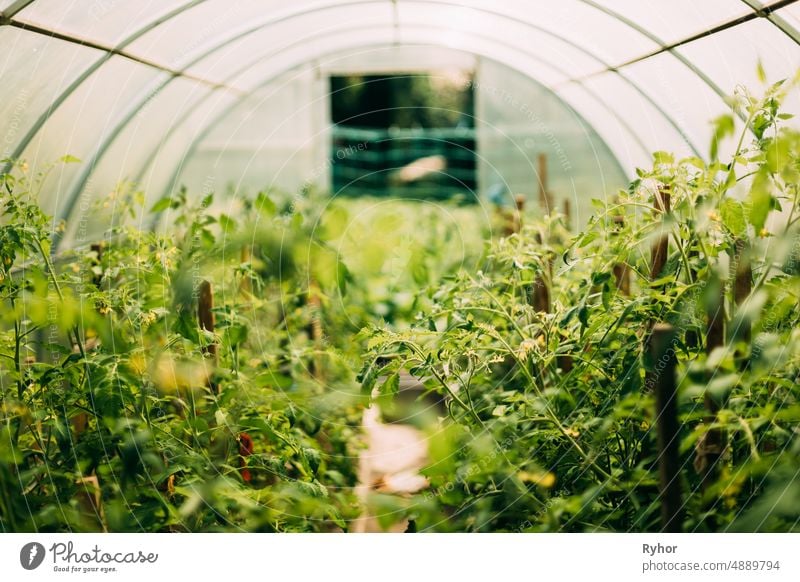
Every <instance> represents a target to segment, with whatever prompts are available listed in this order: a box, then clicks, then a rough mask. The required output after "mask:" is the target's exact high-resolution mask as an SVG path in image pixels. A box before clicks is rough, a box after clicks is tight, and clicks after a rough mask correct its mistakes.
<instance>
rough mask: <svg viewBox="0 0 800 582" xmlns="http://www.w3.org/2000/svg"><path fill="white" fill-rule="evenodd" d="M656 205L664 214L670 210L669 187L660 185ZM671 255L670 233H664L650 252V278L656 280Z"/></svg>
mask: <svg viewBox="0 0 800 582" xmlns="http://www.w3.org/2000/svg"><path fill="white" fill-rule="evenodd" d="M655 206H656V208H657V209H658V211H659V212H660V213H661V214H662V215H664V214H667V213H668V212H669V210H670V194H669V188H667V187H666V186H665V187H660V188H659V189H658V190H657V191H656V195H655ZM668 256H669V235H667V234H662V235H661V236H660V237H659V238H658V240H657V241H656V242H655V243H653V248H652V250H651V253H650V279H651V280H653V281H655V280H656V279H658V276H659V275H660V274H661V272H662V271H663V270H664V266H665V265H666V264H667V257H668Z"/></svg>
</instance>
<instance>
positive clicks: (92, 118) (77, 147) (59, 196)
mask: <svg viewBox="0 0 800 582" xmlns="http://www.w3.org/2000/svg"><path fill="white" fill-rule="evenodd" d="M165 78H166V75H165V74H164V73H161V72H159V71H157V70H154V69H152V68H150V67H146V66H144V65H140V64H137V63H134V62H131V61H129V60H128V59H125V58H122V57H112V58H111V59H110V60H109V61H108V62H106V63H105V64H104V65H103V66H102V67H101V68H100V69H99V70H98V71H97V72H96V73H95V74H93V75H91V76H90V77H89V78H88V79H87V80H86V82H85V83H83V84H82V85H81V86H80V87H79V88H78V90H76V91H75V92H74V93H73V94H72V95H71V96H70V97H69V98H68V99H67V100H66V101H65V102H64V104H63V105H62V106H61V107H60V108H59V109H58V110H56V111H55V112H54V113H53V115H52V116H51V117H50V119H49V120H48V122H47V124H46V125H45V126H44V127H43V128H42V130H41V131H40V132H39V133H38V134H37V135H36V139H34V140H33V141H32V142H31V143H30V145H29V146H28V148H27V149H26V150H25V152H24V153H23V156H22V157H23V159H25V160H27V161H28V162H30V165H31V167H34V168H37V169H39V170H41V169H44V168H45V167H46V166H48V165H49V164H51V163H53V162H55V161H56V160H57V159H58V158H60V157H61V156H64V155H72V156H75V157H77V158H79V159H81V160H82V162H81V163H71V164H66V165H63V164H56V166H55V167H54V168H53V171H52V172H51V173H50V174H49V175H48V177H47V180H46V182H45V183H44V187H43V189H42V190H43V191H44V192H48V193H52V198H47V199H45V200H43V204H44V206H45V208H46V210H48V211H49V212H52V213H56V214H57V215H58V216H59V217H61V218H66V217H67V216H68V215H69V214H70V209H71V208H72V207H73V206H74V207H75V208H78V207H80V208H79V209H78V211H77V216H78V218H77V220H79V221H80V220H88V219H89V213H90V210H91V209H90V208H89V207H87V204H90V203H91V202H92V201H93V200H95V199H96V198H98V197H99V196H101V195H102V193H103V192H104V191H107V189H109V188H112V187H113V184H101V183H98V182H90V183H89V184H88V185H87V187H86V188H85V189H84V191H83V195H82V196H81V199H80V200H73V199H71V195H72V193H73V192H75V188H76V187H77V186H78V184H77V180H78V178H79V176H80V175H81V174H82V173H84V172H85V170H86V169H87V164H88V161H89V160H90V159H91V158H92V156H93V155H94V154H95V152H96V150H97V146H98V144H99V143H102V141H103V138H104V137H106V136H107V135H108V134H109V133H110V132H112V131H114V129H115V128H116V127H117V125H118V123H119V122H120V120H121V119H122V118H123V117H124V116H125V114H126V113H127V112H128V111H129V108H130V107H131V104H132V103H134V100H135V98H136V96H137V95H139V94H141V93H142V92H143V91H147V90H148V89H149V90H152V89H153V88H154V87H155V86H157V83H158V82H159V81H161V82H163V80H164V79H165ZM147 145H152V144H143V146H147ZM73 218H74V217H73Z"/></svg>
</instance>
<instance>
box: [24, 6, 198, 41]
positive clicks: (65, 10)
mask: <svg viewBox="0 0 800 582" xmlns="http://www.w3.org/2000/svg"><path fill="white" fill-rule="evenodd" d="M185 3H186V0H147V1H143V0H139V1H137V2H121V1H120V0H93V1H86V0H36V1H35V2H33V3H32V4H31V5H29V6H28V7H27V8H25V9H24V10H22V11H20V13H19V14H17V15H16V16H15V17H14V18H15V20H19V21H20V22H24V23H26V24H33V25H36V26H39V27H42V28H47V29H49V30H55V31H57V32H59V33H63V34H68V35H72V36H75V37H77V38H82V39H86V40H89V41H93V42H96V43H99V44H105V45H110V46H114V45H116V44H118V43H119V42H120V41H122V40H123V39H124V38H126V37H128V36H131V35H133V34H134V33H136V32H137V31H138V30H140V29H141V28H143V27H145V26H147V25H148V24H150V23H151V22H154V21H156V20H157V19H158V18H159V17H160V16H162V15H163V14H165V13H168V12H169V11H170V10H172V9H174V8H175V7H177V6H180V5H182V4H185Z"/></svg>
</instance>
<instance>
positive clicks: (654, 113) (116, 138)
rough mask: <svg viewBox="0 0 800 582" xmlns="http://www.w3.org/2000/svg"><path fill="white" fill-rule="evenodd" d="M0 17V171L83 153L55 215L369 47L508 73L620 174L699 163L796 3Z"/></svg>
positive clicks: (319, 4) (775, 56)
mask: <svg viewBox="0 0 800 582" xmlns="http://www.w3.org/2000/svg"><path fill="white" fill-rule="evenodd" d="M0 11H1V12H2V16H0V24H2V28H1V29H0V46H2V48H3V55H4V56H3V63H2V65H0V67H1V69H0V70H2V78H3V80H4V83H3V91H4V92H5V94H4V99H3V100H2V104H0V109H1V110H2V118H3V120H4V125H5V130H4V141H3V150H4V151H3V156H4V157H11V158H23V159H44V158H45V156H47V155H50V154H51V153H52V152H50V151H49V150H48V149H47V145H48V144H50V143H52V142H53V141H54V139H55V138H56V137H58V141H59V148H60V149H59V152H60V153H62V154H63V153H71V152H72V151H77V152H80V154H81V157H82V159H83V162H84V163H83V164H81V165H79V166H78V167H76V168H75V169H74V170H71V171H70V172H68V173H62V174H60V175H59V184H58V186H59V187H58V188H56V189H54V192H57V194H56V195H57V197H58V200H57V201H54V202H53V207H54V208H56V209H57V214H58V215H59V216H61V217H62V218H67V217H69V216H70V212H71V210H72V209H73V208H74V207H75V206H76V205H77V204H79V202H80V197H81V196H82V195H83V193H85V192H86V191H87V188H89V186H90V185H91V184H92V180H93V174H94V173H95V172H96V171H97V169H98V168H99V164H100V163H101V162H102V161H103V159H105V158H109V159H113V160H115V164H117V165H124V166H125V168H126V175H128V176H131V177H132V178H138V179H142V177H144V176H147V175H148V172H152V166H153V164H154V163H155V161H156V158H167V159H166V160H164V159H160V160H159V161H160V163H161V165H162V166H164V165H165V164H166V165H167V166H171V167H177V166H179V165H180V164H181V163H182V162H183V161H184V160H185V159H186V157H187V156H188V155H190V154H191V152H192V151H193V146H194V144H196V142H197V141H198V140H200V139H202V138H203V137H205V136H207V135H208V132H209V130H210V128H213V126H214V125H215V124H217V123H219V120H220V119H222V118H224V116H225V114H226V112H228V111H230V109H231V108H233V107H235V106H236V105H237V104H238V103H240V102H242V100H245V99H248V98H250V97H252V96H253V95H258V94H259V92H260V91H265V90H266V88H268V87H269V86H270V83H272V82H273V81H274V80H275V79H277V78H279V77H280V76H281V75H284V74H286V73H287V72H289V71H292V70H293V69H295V68H297V67H299V66H301V65H304V64H308V63H317V64H321V65H324V64H325V63H326V62H332V61H334V60H336V59H341V58H343V57H347V58H350V59H351V60H352V58H353V57H354V56H358V55H369V54H370V51H373V50H377V49H378V48H379V47H385V46H405V45H408V46H422V47H434V46H436V47H446V48H448V49H455V50H458V51H463V52H465V53H470V54H474V55H479V56H481V57H484V58H487V59H491V60H493V61H497V62H500V63H503V64H505V65H507V66H509V67H511V68H513V69H515V70H516V71H518V72H520V73H522V74H524V75H526V76H528V77H530V78H531V79H534V80H535V81H537V82H538V83H540V84H541V85H543V86H544V87H546V88H547V89H549V90H550V91H552V92H553V94H555V95H556V96H557V97H559V98H560V99H562V100H563V101H564V102H565V103H567V104H568V105H569V106H570V107H571V108H572V109H573V110H574V111H575V112H576V113H577V114H578V115H579V116H580V117H581V118H582V119H585V120H586V122H587V123H588V124H589V125H590V126H592V127H593V128H594V130H596V131H597V133H598V134H599V136H600V137H601V138H602V139H603V140H604V141H605V142H606V143H607V144H608V146H609V148H610V149H611V151H612V152H613V154H614V155H615V156H616V158H617V159H618V160H619V162H620V165H621V166H622V167H623V168H625V170H626V171H628V172H632V170H633V168H635V167H636V166H637V165H639V164H642V163H646V160H647V159H648V156H649V152H650V151H652V150H655V149H672V150H676V151H679V152H686V153H693V154H696V155H701V156H702V155H703V154H704V153H705V152H706V151H707V149H708V143H709V140H710V138H711V135H712V127H711V125H710V123H709V120H710V119H712V118H714V117H715V116H717V115H719V114H720V113H722V112H724V111H725V110H726V109H727V106H726V104H725V97H726V96H727V95H729V94H731V93H732V92H733V90H734V88H735V87H736V86H737V85H747V86H752V87H757V86H758V85H759V84H760V80H759V77H763V76H765V77H766V78H767V79H769V80H771V81H774V80H778V79H781V78H785V77H790V76H792V75H794V74H795V73H796V71H797V68H798V66H800V46H799V44H800V32H798V31H799V30H800V4H798V3H797V2H796V0H781V1H778V2H772V3H766V4H762V3H759V2H756V1H754V0H704V1H703V2H697V1H696V0H670V1H669V2H664V1H658V0H637V1H630V0H597V1H595V0H560V1H559V2H544V1H532V0H503V1H502V2H492V1H488V0H351V1H341V0H340V1H330V0H314V1H305V0H295V1H294V2H289V3H287V2H278V1H275V0H258V1H256V0H238V1H235V0H191V1H180V0H158V1H155V0H151V1H142V2H119V1H116V0H94V1H93V2H77V1H65V0H12V1H9V0H0ZM759 63H760V65H759ZM760 69H761V70H763V73H760V72H759V71H760ZM796 105H797V104H796V103H790V104H788V106H787V107H788V109H789V110H798V109H799V108H797V107H796ZM148 110H149V111H150V112H151V113H153V112H157V115H148V116H147V120H148V121H147V123H146V124H142V123H141V119H142V114H143V112H145V111H148ZM154 118H155V120H154ZM131 132H135V136H136V139H127V140H124V139H120V136H122V135H133V133H131ZM167 146H169V147H167ZM62 150H64V151H62ZM86 152H89V153H88V155H87V153H86ZM51 159H53V158H51ZM167 174H169V172H167Z"/></svg>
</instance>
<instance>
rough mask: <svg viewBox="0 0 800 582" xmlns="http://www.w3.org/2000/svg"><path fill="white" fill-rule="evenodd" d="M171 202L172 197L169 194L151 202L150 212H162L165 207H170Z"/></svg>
mask: <svg viewBox="0 0 800 582" xmlns="http://www.w3.org/2000/svg"><path fill="white" fill-rule="evenodd" d="M171 203H172V199H171V198H170V197H169V196H166V197H164V198H162V199H161V200H159V201H158V202H156V203H155V204H153V207H152V208H151V209H150V212H163V211H164V210H166V209H167V208H169V207H170V204H171Z"/></svg>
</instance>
